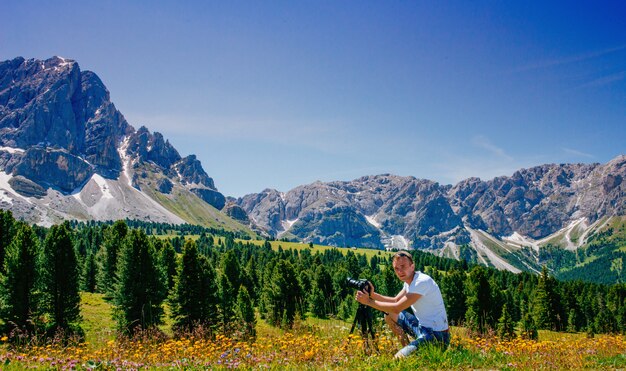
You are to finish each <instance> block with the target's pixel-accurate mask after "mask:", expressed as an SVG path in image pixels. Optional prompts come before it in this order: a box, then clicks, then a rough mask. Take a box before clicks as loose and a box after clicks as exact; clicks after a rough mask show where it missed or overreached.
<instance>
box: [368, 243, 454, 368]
mask: <svg viewBox="0 0 626 371" xmlns="http://www.w3.org/2000/svg"><path fill="white" fill-rule="evenodd" d="M392 264H393V270H394V271H395V273H396V276H398V278H399V279H400V280H401V281H402V282H404V287H403V288H402V290H400V292H399V293H398V295H396V296H395V297H389V296H384V295H380V294H378V293H376V292H374V286H373V285H372V284H371V283H370V284H369V289H370V290H369V292H368V290H365V289H363V290H360V291H357V292H356V301H358V302H359V303H361V304H363V305H367V306H370V307H372V308H375V309H378V310H380V311H382V312H385V322H387V324H388V325H389V327H390V328H391V330H392V331H393V332H394V333H395V334H396V335H398V337H399V339H400V343H401V344H402V346H404V348H402V349H400V350H399V351H398V352H397V353H396V355H395V358H403V357H406V356H408V355H409V354H411V353H413V352H414V351H415V350H417V348H419V347H420V346H421V345H422V344H425V343H428V342H438V343H439V344H442V345H443V346H444V348H445V347H447V346H448V344H450V333H449V331H448V316H447V314H446V308H445V306H444V304H443V298H442V296H441V291H440V290H439V286H437V283H435V281H434V280H433V279H432V278H431V277H430V276H429V275H427V274H424V273H422V272H419V271H415V264H414V263H413V257H412V256H411V254H409V253H408V252H406V251H400V252H398V253H396V254H395V255H394V256H393V260H392ZM409 307H411V308H412V309H413V313H415V315H413V314H410V313H408V311H404V310H405V309H407V308H409ZM407 335H410V336H411V337H413V338H414V339H415V340H413V341H411V342H410V343H409V339H408V338H407Z"/></svg>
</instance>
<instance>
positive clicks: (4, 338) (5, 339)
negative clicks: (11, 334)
mask: <svg viewBox="0 0 626 371" xmlns="http://www.w3.org/2000/svg"><path fill="white" fill-rule="evenodd" d="M0 340H2V341H7V340H9V338H8V337H6V336H3V337H2V338H1V339H0Z"/></svg>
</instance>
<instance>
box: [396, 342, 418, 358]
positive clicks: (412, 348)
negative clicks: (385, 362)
mask: <svg viewBox="0 0 626 371" xmlns="http://www.w3.org/2000/svg"><path fill="white" fill-rule="evenodd" d="M416 350H417V347H416V346H415V345H411V344H409V345H407V346H405V347H404V348H402V349H400V350H399V351H398V353H396V355H395V356H393V357H394V358H404V357H406V356H408V355H409V354H411V353H413V352H415V351H416Z"/></svg>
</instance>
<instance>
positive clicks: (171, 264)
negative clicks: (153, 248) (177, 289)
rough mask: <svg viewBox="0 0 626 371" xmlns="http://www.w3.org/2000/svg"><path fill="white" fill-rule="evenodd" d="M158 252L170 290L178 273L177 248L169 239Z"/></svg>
mask: <svg viewBox="0 0 626 371" xmlns="http://www.w3.org/2000/svg"><path fill="white" fill-rule="evenodd" d="M158 254H159V265H160V267H161V269H162V270H163V272H164V274H165V278H166V280H167V290H168V291H170V290H171V289H172V288H173V287H174V277H175V276H176V274H177V272H176V269H177V266H178V263H177V262H176V250H174V247H173V246H172V244H171V243H170V242H169V241H164V242H162V246H161V249H160V250H159V252H158Z"/></svg>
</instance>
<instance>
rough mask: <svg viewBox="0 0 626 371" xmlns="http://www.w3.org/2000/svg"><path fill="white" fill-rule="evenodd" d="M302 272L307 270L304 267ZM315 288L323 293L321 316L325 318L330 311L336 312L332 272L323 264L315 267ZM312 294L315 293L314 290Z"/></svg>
mask: <svg viewBox="0 0 626 371" xmlns="http://www.w3.org/2000/svg"><path fill="white" fill-rule="evenodd" d="M302 272H306V270H305V269H304V268H303V269H302ZM315 288H317V289H319V290H320V293H321V299H322V302H321V303H320V304H322V308H319V309H320V310H322V312H321V313H320V312H319V311H318V312H317V313H318V314H321V315H322V316H321V317H320V318H325V317H326V314H328V313H335V311H336V310H335V308H334V305H333V301H332V298H333V296H334V295H335V290H334V289H333V280H332V278H331V277H330V273H328V269H327V268H326V267H325V266H324V265H323V264H320V265H318V266H317V267H316V268H315V276H314V279H313V288H312V290H315ZM311 294H312V295H314V293H313V292H312V293H311Z"/></svg>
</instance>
